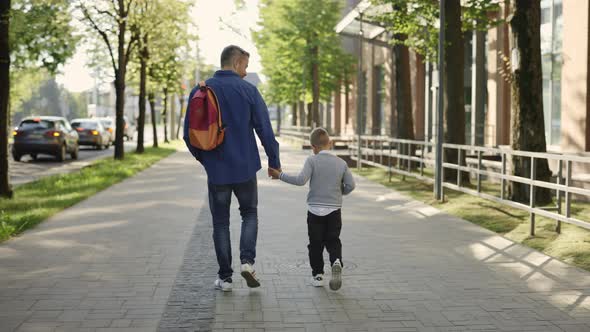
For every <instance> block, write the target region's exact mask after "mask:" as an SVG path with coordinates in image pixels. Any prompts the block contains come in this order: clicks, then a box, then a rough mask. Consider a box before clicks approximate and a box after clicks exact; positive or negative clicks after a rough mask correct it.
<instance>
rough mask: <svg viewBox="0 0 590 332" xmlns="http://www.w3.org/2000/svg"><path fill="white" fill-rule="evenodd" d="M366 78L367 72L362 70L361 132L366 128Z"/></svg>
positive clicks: (364, 131)
mask: <svg viewBox="0 0 590 332" xmlns="http://www.w3.org/2000/svg"><path fill="white" fill-rule="evenodd" d="M367 83H368V80H367V72H366V71H365V72H363V75H362V84H363V91H362V98H361V105H362V107H361V128H360V129H361V134H365V133H366V128H367V112H368V111H369V110H368V109H367V97H368V96H367V91H368V86H367V85H368V84H367Z"/></svg>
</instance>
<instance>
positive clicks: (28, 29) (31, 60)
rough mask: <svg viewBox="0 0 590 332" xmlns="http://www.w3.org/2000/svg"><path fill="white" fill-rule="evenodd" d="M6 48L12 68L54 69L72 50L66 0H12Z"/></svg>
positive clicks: (51, 70) (52, 71) (68, 11)
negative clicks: (7, 47)
mask: <svg viewBox="0 0 590 332" xmlns="http://www.w3.org/2000/svg"><path fill="white" fill-rule="evenodd" d="M12 3H13V5H12V13H11V14H12V17H11V26H10V52H11V58H12V67H13V68H15V69H24V68H39V67H43V68H45V69H47V70H48V71H49V72H50V73H55V72H56V71H57V69H58V66H59V65H61V64H63V63H64V62H65V61H66V60H67V59H68V58H70V57H71V56H72V55H73V54H74V51H75V50H76V44H77V42H78V40H79V37H77V35H76V34H75V33H74V28H73V26H72V25H71V24H70V23H71V21H72V15H71V13H70V10H69V1H67V0H13V1H12Z"/></svg>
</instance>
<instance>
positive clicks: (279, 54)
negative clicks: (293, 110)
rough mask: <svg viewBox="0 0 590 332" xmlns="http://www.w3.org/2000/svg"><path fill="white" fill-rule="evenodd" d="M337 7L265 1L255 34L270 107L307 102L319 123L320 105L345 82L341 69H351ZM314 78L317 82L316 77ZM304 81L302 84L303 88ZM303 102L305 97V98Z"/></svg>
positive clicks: (307, 0) (337, 4)
mask: <svg viewBox="0 0 590 332" xmlns="http://www.w3.org/2000/svg"><path fill="white" fill-rule="evenodd" d="M340 8H341V2H340V1H335V0H327V1H313V0H299V1H296V0H263V1H262V2H261V4H260V25H261V27H262V29H260V31H257V32H254V33H253V37H254V42H255V43H256V46H257V47H258V51H259V53H260V56H261V61H262V65H263V73H264V74H265V75H266V76H267V77H268V78H269V82H268V84H267V86H266V88H265V89H264V90H265V94H266V96H267V97H268V98H269V101H271V102H272V103H277V104H281V103H294V102H296V101H297V100H300V98H301V96H302V94H303V92H304V93H305V95H304V96H303V98H305V99H307V98H309V97H311V99H312V102H313V105H312V109H313V113H314V114H313V116H308V122H309V123H310V122H311V121H310V120H312V119H313V120H314V122H316V123H317V121H318V119H317V113H318V112H317V105H318V102H319V100H328V99H329V98H330V96H331V93H332V92H334V90H335V89H336V87H337V84H338V80H339V79H343V73H346V72H350V71H346V70H343V68H344V67H346V66H351V65H352V59H351V57H350V56H348V55H346V54H345V53H344V52H343V51H342V49H341V47H340V40H339V38H338V36H337V35H336V33H335V31H334V26H335V25H336V23H337V22H338V19H339V18H340ZM314 76H315V77H314ZM304 82H305V83H304ZM306 97H307V98H306Z"/></svg>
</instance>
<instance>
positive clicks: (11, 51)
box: [0, 0, 78, 197]
mask: <svg viewBox="0 0 590 332" xmlns="http://www.w3.org/2000/svg"><path fill="white" fill-rule="evenodd" d="M70 21H71V14H70V12H69V1H67V0H13V1H8V0H3V1H2V3H1V6H0V197H11V196H12V189H11V187H10V182H9V179H8V122H9V118H10V111H9V104H10V100H13V101H17V102H19V100H21V99H22V96H23V95H25V94H26V92H24V91H23V90H22V89H18V88H17V89H16V90H15V91H16V93H17V94H16V95H12V94H11V92H10V88H11V87H10V84H11V79H13V80H16V81H12V82H13V84H17V85H20V86H22V85H21V83H20V82H18V79H19V78H20V77H22V76H21V75H20V74H11V69H12V70H14V69H18V70H19V71H20V70H26V69H27V68H45V69H47V70H48V71H49V72H51V73H54V72H56V71H57V69H58V67H59V65H61V64H63V63H64V62H65V61H66V60H67V59H68V58H69V57H71V56H72V54H73V53H74V50H75V48H76V43H77V41H78V38H77V37H76V36H75V35H74V33H73V28H72V26H71V25H70ZM20 73H22V71H21V72H20ZM15 82H16V83H15Z"/></svg>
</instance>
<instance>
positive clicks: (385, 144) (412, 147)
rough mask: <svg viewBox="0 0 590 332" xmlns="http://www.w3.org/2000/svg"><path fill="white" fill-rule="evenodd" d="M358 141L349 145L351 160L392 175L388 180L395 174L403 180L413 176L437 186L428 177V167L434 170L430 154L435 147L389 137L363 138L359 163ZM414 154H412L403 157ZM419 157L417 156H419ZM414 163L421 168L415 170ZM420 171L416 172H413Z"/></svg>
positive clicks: (428, 143)
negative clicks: (403, 177) (401, 176)
mask: <svg viewBox="0 0 590 332" xmlns="http://www.w3.org/2000/svg"><path fill="white" fill-rule="evenodd" d="M358 144H359V140H358V138H357V137H355V138H354V139H353V140H352V143H351V144H350V145H349V150H350V156H351V159H352V160H354V161H356V162H360V163H361V164H365V165H369V166H373V167H379V168H382V169H385V170H387V171H388V173H389V179H390V180H391V176H392V174H393V173H396V174H400V175H403V176H411V177H414V178H417V179H420V180H424V181H428V182H434V179H433V178H431V177H428V176H425V172H424V169H425V166H434V158H432V156H431V154H432V151H433V149H434V143H431V142H425V141H415V140H407V139H400V138H390V137H386V136H361V138H360V144H361V160H360V161H359V160H358V156H357V151H358ZM405 151H414V152H415V153H413V154H408V153H404V152H405ZM416 154H418V155H416ZM414 163H417V164H419V166H417V167H414V165H413V164H414ZM412 169H417V170H418V171H417V172H412Z"/></svg>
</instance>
